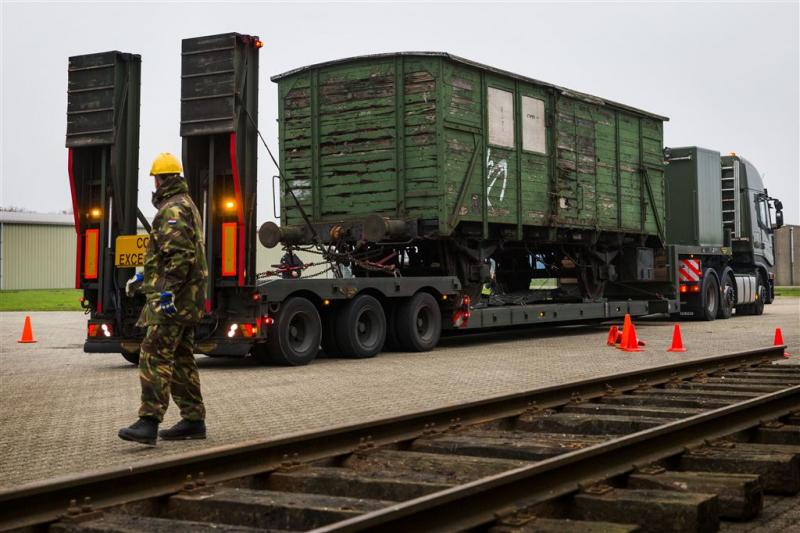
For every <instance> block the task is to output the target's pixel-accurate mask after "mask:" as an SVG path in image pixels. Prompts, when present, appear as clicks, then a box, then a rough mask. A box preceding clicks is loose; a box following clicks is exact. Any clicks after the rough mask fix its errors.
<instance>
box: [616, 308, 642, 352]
mask: <svg viewBox="0 0 800 533" xmlns="http://www.w3.org/2000/svg"><path fill="white" fill-rule="evenodd" d="M626 332H627V333H626ZM619 349H620V350H623V351H625V352H641V351H642V349H641V348H639V338H638V337H637V336H636V328H635V327H633V322H631V315H625V322H624V323H623V325H622V342H621V343H620V345H619Z"/></svg>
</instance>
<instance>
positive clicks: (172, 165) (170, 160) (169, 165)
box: [150, 152, 183, 176]
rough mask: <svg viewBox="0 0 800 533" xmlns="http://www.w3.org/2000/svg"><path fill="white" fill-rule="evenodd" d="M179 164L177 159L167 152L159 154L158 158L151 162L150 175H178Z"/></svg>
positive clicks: (179, 171) (180, 170)
mask: <svg viewBox="0 0 800 533" xmlns="http://www.w3.org/2000/svg"><path fill="white" fill-rule="evenodd" d="M182 171H183V169H181V163H180V161H178V158H177V157H175V156H174V155H172V154H171V153H169V152H161V153H160V154H158V157H156V158H155V160H154V161H153V166H152V167H150V175H151V176H158V175H160V174H180V173H181V172H182Z"/></svg>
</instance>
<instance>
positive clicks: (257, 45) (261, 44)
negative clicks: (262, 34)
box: [253, 39, 264, 48]
mask: <svg viewBox="0 0 800 533" xmlns="http://www.w3.org/2000/svg"><path fill="white" fill-rule="evenodd" d="M253 46H255V47H256V48H261V47H262V46H264V43H263V42H261V39H256V41H255V42H254V43H253Z"/></svg>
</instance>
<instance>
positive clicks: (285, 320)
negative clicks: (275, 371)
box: [253, 297, 322, 366]
mask: <svg viewBox="0 0 800 533" xmlns="http://www.w3.org/2000/svg"><path fill="white" fill-rule="evenodd" d="M321 338H322V321H321V320H320V318H319V312H318V311H317V308H316V307H314V304H312V303H311V302H309V301H308V300H306V299H305V298H300V297H294V298H289V299H288V300H286V301H285V302H283V304H282V305H281V308H280V310H279V311H278V314H277V315H276V317H275V324H274V325H272V326H271V327H270V329H269V331H268V332H267V342H266V343H264V344H257V345H256V346H254V347H253V356H254V357H255V358H256V359H258V360H259V361H260V362H262V363H273V364H278V365H283V366H301V365H307V364H308V363H310V362H311V361H313V360H314V358H316V357H317V352H319V344H320V340H321Z"/></svg>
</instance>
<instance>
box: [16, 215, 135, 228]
mask: <svg viewBox="0 0 800 533" xmlns="http://www.w3.org/2000/svg"><path fill="white" fill-rule="evenodd" d="M0 224H28V225H37V226H72V227H74V226H75V217H74V216H73V215H65V214H62V213H28V212H21V211H0ZM136 228H137V230H142V229H144V226H142V223H141V222H137V223H136Z"/></svg>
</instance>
